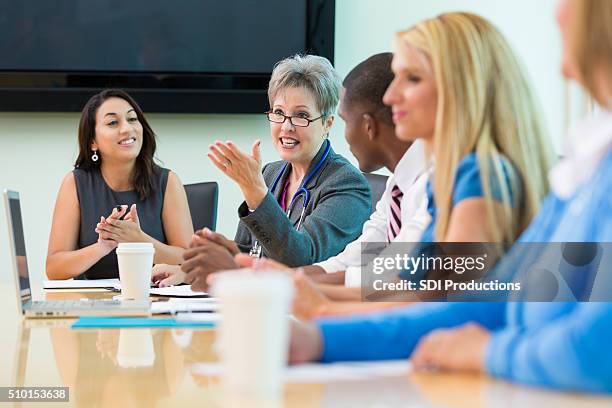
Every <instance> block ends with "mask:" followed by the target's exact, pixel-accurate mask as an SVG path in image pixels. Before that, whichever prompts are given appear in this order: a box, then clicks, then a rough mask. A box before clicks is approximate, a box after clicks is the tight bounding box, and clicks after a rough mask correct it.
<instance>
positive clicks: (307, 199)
mask: <svg viewBox="0 0 612 408" xmlns="http://www.w3.org/2000/svg"><path fill="white" fill-rule="evenodd" d="M340 87H341V80H340V77H339V75H338V74H337V72H336V70H335V69H334V68H333V66H332V65H331V63H330V62H329V61H328V60H327V59H326V58H323V57H319V56H315V55H295V56H293V57H290V58H286V59H284V60H282V61H280V62H279V63H277V64H276V66H275V68H274V71H273V72H272V78H271V80H270V84H269V87H268V99H269V102H270V110H269V111H268V112H266V116H267V118H268V121H269V122H270V133H271V136H272V142H273V144H274V147H275V148H276V150H277V151H278V153H279V156H280V159H281V160H280V161H277V162H273V163H269V164H267V165H266V166H264V168H263V172H262V168H261V159H260V154H259V146H260V141H259V140H256V141H255V143H254V144H253V147H252V154H251V155H248V154H246V153H244V152H242V151H240V149H239V148H238V147H237V146H236V145H235V144H233V143H232V142H227V143H222V142H216V143H215V144H214V145H212V146H210V150H211V151H210V153H209V155H208V156H209V157H210V159H211V160H212V162H213V163H214V164H215V165H216V166H217V167H218V168H219V169H220V170H221V171H222V172H223V173H225V174H226V175H227V176H228V177H230V178H231V179H232V180H234V181H235V182H236V183H237V184H238V186H239V187H240V190H241V191H242V193H243V195H244V199H245V201H244V202H243V203H242V204H241V205H240V207H239V208H238V214H239V216H240V223H239V226H238V230H237V232H236V237H235V243H236V245H237V249H239V250H240V251H242V252H249V253H251V255H253V256H261V255H264V256H267V257H269V258H272V259H275V260H278V261H280V262H283V263H286V264H288V265H291V266H300V265H309V264H312V263H314V262H319V261H321V260H325V259H327V258H329V257H330V256H333V255H336V254H338V253H339V252H340V251H341V250H343V249H344V247H345V246H346V244H348V243H349V242H351V241H353V240H354V239H355V238H357V236H359V234H360V232H361V228H362V226H363V223H364V222H365V221H366V220H367V219H368V217H369V216H370V203H371V200H370V189H369V186H368V182H367V180H366V179H365V178H364V177H363V175H362V174H361V173H360V172H359V171H358V170H357V169H356V168H355V167H353V166H352V165H351V164H350V163H349V162H348V161H347V160H346V159H345V158H344V157H342V156H341V155H339V154H337V153H335V152H334V151H333V149H332V148H331V143H330V141H329V139H328V134H329V130H330V128H331V126H332V124H333V122H334V112H335V110H336V106H337V105H338V100H339V93H340ZM233 252H237V250H235V251H233Z"/></svg>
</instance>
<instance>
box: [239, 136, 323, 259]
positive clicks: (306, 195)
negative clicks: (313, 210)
mask: <svg viewBox="0 0 612 408" xmlns="http://www.w3.org/2000/svg"><path fill="white" fill-rule="evenodd" d="M323 143H325V144H326V145H325V150H324V151H323V155H322V156H321V158H320V159H319V162H318V163H317V165H316V166H315V167H314V168H313V169H312V170H311V171H310V172H309V173H308V174H307V175H306V177H304V179H303V180H302V184H300V188H298V189H297V191H296V192H295V194H293V197H292V198H291V201H290V202H289V206H288V207H287V218H289V217H291V212H292V211H293V208H294V204H295V201H296V200H297V198H298V197H300V196H303V199H302V212H301V213H300V218H299V220H298V224H297V227H296V230H299V229H300V226H301V225H302V222H303V221H304V217H305V214H306V207H307V206H308V203H309V202H310V190H308V188H307V187H306V186H307V185H308V183H310V181H311V180H312V179H313V177H314V176H315V174H317V171H319V169H320V168H321V166H323V163H325V160H326V159H327V156H329V152H330V150H331V142H330V141H329V139H325V141H324V142H323ZM287 166H289V163H288V162H287V163H285V165H284V166H283V168H282V169H281V171H280V172H279V173H278V175H277V176H276V178H275V179H274V182H273V183H272V186H270V190H269V191H270V193H274V191H275V190H276V187H277V186H278V182H279V181H280V179H281V177H282V176H283V174H285V170H287ZM249 255H251V256H252V257H256V258H260V257H261V245H260V244H259V241H258V240H255V242H253V247H252V248H251V251H250V252H249Z"/></svg>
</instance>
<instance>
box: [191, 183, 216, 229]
mask: <svg viewBox="0 0 612 408" xmlns="http://www.w3.org/2000/svg"><path fill="white" fill-rule="evenodd" d="M185 191H186V192H187V201H188V202H189V211H190V212H191V222H192V223H193V230H194V231H197V230H199V229H202V228H204V227H208V228H210V230H212V231H214V230H215V228H216V227H217V202H218V198H219V185H218V184H217V182H215V181H207V182H204V183H194V184H185Z"/></svg>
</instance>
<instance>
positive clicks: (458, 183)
mask: <svg viewBox="0 0 612 408" xmlns="http://www.w3.org/2000/svg"><path fill="white" fill-rule="evenodd" d="M499 162H500V164H501V167H502V171H503V172H504V176H505V182H506V186H507V188H508V191H509V193H510V200H512V195H513V193H514V192H513V191H512V188H511V186H512V184H511V183H510V174H509V173H510V166H511V164H510V162H509V161H508V160H507V159H506V158H505V157H504V156H500V157H499ZM490 184H491V192H492V194H493V199H494V200H497V201H502V189H501V186H500V184H499V182H498V181H497V180H496V179H495V178H493V177H492V178H491V180H490ZM426 191H427V212H429V215H431V222H430V223H429V225H428V226H427V228H426V229H425V231H423V235H421V242H435V237H434V230H435V228H436V220H437V215H436V203H435V200H434V195H433V187H432V185H431V180H429V181H428V182H427V190H426ZM483 196H484V189H483V187H482V182H481V180H480V165H479V163H478V159H477V157H476V154H474V153H470V154H468V155H467V156H465V157H464V158H463V159H462V160H461V161H460V162H459V165H458V166H457V172H456V174H455V185H454V187H453V198H452V207H453V208H454V207H456V206H457V205H458V204H459V203H460V202H461V201H463V200H467V199H469V198H474V197H483Z"/></svg>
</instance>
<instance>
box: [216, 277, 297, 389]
mask: <svg viewBox="0 0 612 408" xmlns="http://www.w3.org/2000/svg"><path fill="white" fill-rule="evenodd" d="M211 291H212V293H213V294H214V296H216V297H218V298H219V305H220V309H221V311H220V313H221V320H220V323H219V329H218V332H217V333H218V338H217V349H218V351H219V353H220V357H221V363H222V372H223V384H224V388H225V391H226V393H227V395H229V396H232V398H235V397H238V398H240V397H243V398H251V399H257V400H262V399H263V400H278V399H280V398H281V397H282V390H283V372H284V369H285V367H286V365H287V348H288V340H289V319H290V317H289V312H290V306H291V300H292V298H293V291H294V289H293V280H292V279H291V277H290V276H288V275H287V274H286V273H284V272H279V271H258V272H255V273H254V272H250V271H244V270H242V271H227V272H222V273H219V274H218V275H217V276H216V277H215V280H214V282H213V284H212V288H211Z"/></svg>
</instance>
